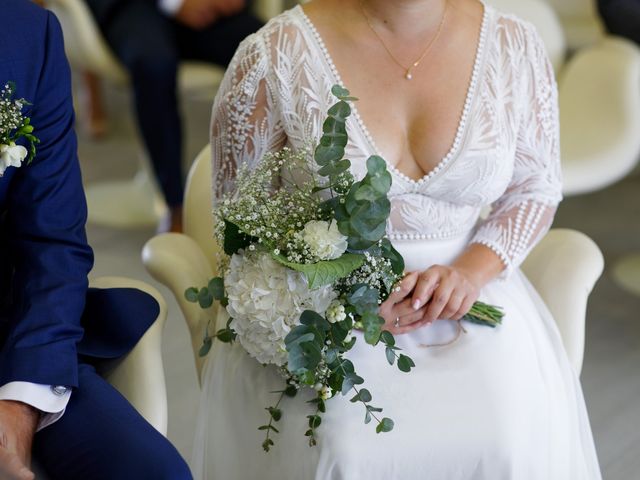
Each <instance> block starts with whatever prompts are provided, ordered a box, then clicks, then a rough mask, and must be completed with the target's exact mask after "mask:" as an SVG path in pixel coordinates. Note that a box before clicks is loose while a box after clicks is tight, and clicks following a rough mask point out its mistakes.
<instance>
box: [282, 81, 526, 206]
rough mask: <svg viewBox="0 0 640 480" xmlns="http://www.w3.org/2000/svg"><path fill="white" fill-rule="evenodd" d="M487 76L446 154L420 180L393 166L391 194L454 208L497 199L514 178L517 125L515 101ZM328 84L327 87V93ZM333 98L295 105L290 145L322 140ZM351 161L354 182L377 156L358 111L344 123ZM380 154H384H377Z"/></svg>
mask: <svg viewBox="0 0 640 480" xmlns="http://www.w3.org/2000/svg"><path fill="white" fill-rule="evenodd" d="M487 81H490V78H485V79H484V82H483V83H481V84H479V85H478V90H477V91H476V92H475V95H474V96H473V97H472V99H471V100H470V101H469V103H468V105H466V106H465V108H464V109H463V111H462V113H461V114H460V124H459V128H458V131H457V134H456V136H455V138H454V139H453V142H452V144H451V148H450V150H449V152H448V153H447V154H446V156H444V157H443V158H442V159H441V160H440V162H439V163H436V164H435V166H434V167H433V168H432V170H431V171H429V172H428V173H427V174H426V175H424V176H423V177H422V178H420V179H419V180H415V179H412V178H409V177H407V176H406V175H404V174H403V173H401V172H400V171H399V170H398V169H397V168H395V167H394V166H393V165H392V164H391V163H389V164H388V168H389V170H390V172H391V175H392V178H393V184H392V187H391V192H390V194H391V196H392V197H393V196H400V195H404V194H411V195H424V196H426V197H430V198H431V199H433V200H436V201H438V200H439V201H444V202H447V203H453V204H458V205H473V206H477V205H485V204H488V203H491V202H493V201H495V200H496V199H497V198H499V197H500V196H501V195H502V194H503V193H504V191H505V189H506V188H507V185H508V184H509V181H510V180H511V177H512V174H513V165H514V159H515V155H516V142H517V133H518V126H519V116H520V115H519V110H518V107H517V102H516V97H515V95H514V96H513V97H509V96H507V95H505V94H504V92H500V91H499V90H498V89H497V88H496V84H497V83H499V82H494V84H493V85H491V84H487V83H486V82H487ZM330 87H331V86H330V85H328V88H329V89H330ZM334 100H335V99H332V98H331V97H330V96H329V97H327V98H321V99H319V98H316V99H315V100H314V101H303V102H294V103H292V105H295V109H296V111H292V112H288V113H287V114H286V115H285V117H286V118H287V119H288V121H287V122H286V125H285V131H286V133H287V138H288V142H289V144H290V146H292V147H294V148H300V147H303V146H304V142H305V141H306V139H309V138H318V139H319V138H320V136H321V134H322V122H323V121H324V119H325V116H326V113H325V112H326V111H327V110H328V108H329V107H330V106H331V105H332V103H333V102H334ZM347 131H348V134H349V144H348V145H347V148H346V157H347V158H348V159H349V160H351V164H352V173H353V174H354V176H355V177H356V178H362V177H363V176H364V175H365V174H366V160H367V158H368V157H369V156H370V155H375V154H378V155H379V154H380V153H381V152H380V150H379V149H378V146H377V144H376V139H375V138H373V137H372V135H371V134H370V133H369V131H368V129H367V127H366V125H365V124H364V123H363V121H362V118H361V117H360V115H359V113H358V111H357V109H354V112H353V115H352V116H351V117H350V118H349V120H348V122H347ZM381 156H383V155H381Z"/></svg>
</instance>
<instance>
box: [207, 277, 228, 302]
mask: <svg viewBox="0 0 640 480" xmlns="http://www.w3.org/2000/svg"><path fill="white" fill-rule="evenodd" d="M208 289H209V293H210V294H211V296H212V297H213V298H214V300H222V299H223V298H224V296H225V295H224V279H223V278H222V277H215V278H212V279H211V280H209V285H208Z"/></svg>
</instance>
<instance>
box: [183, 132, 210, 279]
mask: <svg viewBox="0 0 640 480" xmlns="http://www.w3.org/2000/svg"><path fill="white" fill-rule="evenodd" d="M212 178H213V177H212V171H211V148H210V147H209V145H208V144H207V145H206V146H205V147H204V148H203V149H202V150H201V151H200V153H199V154H198V156H197V157H196V159H195V161H194V162H193V165H192V166H191V169H190V170H189V176H188V177H187V184H186V187H185V193H184V206H183V215H184V233H185V234H186V235H188V236H189V237H191V238H192V239H193V240H195V242H196V243H197V244H198V246H199V247H200V248H201V249H202V252H203V253H204V254H205V256H206V257H207V260H209V263H210V265H211V268H212V269H213V271H214V272H216V270H217V268H216V267H217V262H216V252H217V245H216V242H215V241H214V238H213V212H212V205H213V198H212V194H213V192H212V188H211V182H212Z"/></svg>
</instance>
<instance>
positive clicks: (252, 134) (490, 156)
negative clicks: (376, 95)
mask: <svg viewBox="0 0 640 480" xmlns="http://www.w3.org/2000/svg"><path fill="white" fill-rule="evenodd" d="M335 83H342V82H341V80H340V76H339V73H338V72H337V70H336V68H335V66H334V65H333V62H332V60H331V57H330V55H329V53H328V51H327V49H326V47H325V46H324V43H323V42H322V38H321V37H320V35H319V34H318V32H317V31H316V30H315V28H314V26H313V24H312V23H311V21H310V20H309V19H308V18H307V17H306V15H305V13H304V11H303V10H302V8H301V7H299V6H298V7H296V8H294V9H292V10H289V11H287V12H285V13H283V14H282V15H280V16H278V17H276V18H274V19H273V20H271V21H270V22H269V23H268V24H267V25H266V26H265V27H264V28H263V29H262V30H260V31H259V32H258V33H256V34H254V35H252V36H250V37H248V38H247V39H246V40H245V41H244V42H243V43H242V45H241V46H240V48H239V49H238V52H237V53H236V55H235V57H234V59H233V61H232V63H231V65H230V67H229V69H228V71H227V74H226V76H225V78H224V80H223V83H222V85H221V87H220V90H219V92H218V95H217V96H216V100H215V103H214V107H213V117H212V124H211V147H212V155H213V157H212V158H213V172H214V178H213V182H214V185H215V188H214V190H215V192H214V199H217V198H220V196H221V195H222V194H224V193H226V192H228V191H231V190H233V179H234V176H235V172H236V170H237V167H238V165H240V164H247V165H248V166H249V167H251V166H252V165H255V164H256V163H257V162H259V161H260V158H261V157H262V156H263V155H264V154H265V153H266V152H268V151H272V150H276V149H279V148H281V147H283V146H285V145H287V146H290V147H292V148H304V147H305V146H307V145H306V142H308V141H309V139H310V138H311V139H314V138H319V137H320V135H321V128H322V119H323V118H324V115H325V112H326V110H327V109H328V108H329V106H330V105H331V101H332V98H331V94H330V89H331V86H332V85H333V84H335ZM354 116H355V118H356V120H357V121H356V122H351V123H350V124H349V125H348V128H349V137H350V139H351V142H350V144H349V145H348V146H347V157H348V158H350V159H351V161H352V170H353V172H352V173H353V174H354V175H355V176H356V178H360V177H362V176H364V174H365V169H366V166H365V161H366V159H367V157H368V156H369V155H372V154H375V153H376V152H377V148H376V146H375V142H374V140H373V139H372V138H371V136H370V135H369V132H368V131H367V128H366V126H365V125H364V123H363V122H362V120H361V118H360V117H359V115H358V113H357V105H356V107H355V115H354ZM390 171H391V173H392V176H393V186H392V190H391V194H390V197H391V208H392V213H391V217H390V220H389V224H388V228H387V229H388V234H389V236H390V238H391V239H396V240H425V239H445V238H452V237H458V236H460V235H466V234H470V233H471V235H472V240H471V241H472V242H477V243H481V244H484V245H486V246H488V247H490V248H491V249H493V250H494V251H495V252H496V253H497V254H498V255H499V256H500V258H501V259H502V261H503V262H504V264H505V267H506V269H505V275H507V274H508V272H509V271H510V270H512V269H513V268H515V267H517V266H518V265H519V264H520V263H521V262H522V260H523V259H524V258H525V257H526V255H527V253H528V252H529V251H530V249H531V248H532V247H533V246H534V245H535V244H536V242H537V241H538V240H539V239H540V238H541V237H542V236H543V235H544V234H545V233H546V231H547V230H548V228H549V227H550V225H551V222H552V220H553V216H554V213H555V209H556V206H557V204H558V202H559V201H560V199H561V193H560V192H561V175H560V162H559V120H558V108H557V87H556V84H555V79H554V77H553V69H552V67H551V65H550V63H549V60H548V59H547V56H546V53H545V50H544V45H543V43H542V40H541V39H540V37H539V36H538V34H537V33H536V31H535V29H534V28H533V27H532V26H531V25H530V24H528V23H526V22H523V21H521V20H519V19H517V18H516V17H512V16H509V15H504V14H501V13H499V12H497V11H495V10H494V9H493V8H492V7H490V6H485V14H484V19H483V23H482V28H481V34H480V39H479V42H478V46H477V52H476V60H475V64H474V69H473V74H472V77H471V82H470V85H469V89H468V92H467V98H466V102H465V106H464V110H463V111H462V112H461V116H460V123H459V126H458V131H457V134H456V137H455V140H454V143H453V145H452V147H451V150H450V152H449V153H448V155H447V156H446V157H445V158H444V159H443V160H442V161H441V162H440V163H439V165H438V166H437V167H436V168H435V169H434V170H433V171H432V172H430V173H429V174H428V175H425V176H424V177H423V178H422V179H420V180H418V181H415V180H412V179H411V178H408V177H406V176H405V175H403V174H402V173H400V172H399V171H398V170H396V169H395V168H393V167H391V168H390ZM214 202H215V200H214ZM488 205H492V211H491V213H490V215H489V216H488V218H486V219H485V220H483V221H479V218H480V212H481V210H482V208H483V207H485V206H488Z"/></svg>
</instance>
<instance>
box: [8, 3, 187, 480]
mask: <svg viewBox="0 0 640 480" xmlns="http://www.w3.org/2000/svg"><path fill="white" fill-rule="evenodd" d="M9 81H13V82H15V84H16V86H17V91H16V95H17V97H18V98H25V99H26V100H28V101H29V102H31V104H32V105H30V106H27V107H25V108H26V110H27V114H28V116H30V117H31V122H32V124H33V125H34V126H35V128H36V130H35V132H34V133H35V134H36V135H37V136H38V137H39V138H40V140H41V143H40V145H39V146H38V153H37V155H36V157H35V158H34V160H33V162H32V163H30V164H28V165H27V164H26V163H25V164H23V165H22V166H20V167H19V168H16V167H9V168H7V169H6V171H5V172H4V175H3V176H2V177H0V478H12V479H14V478H15V479H23V478H24V479H28V478H32V476H33V474H32V473H31V472H30V470H29V461H30V456H31V452H33V454H34V456H35V458H36V459H37V460H38V462H39V463H40V464H41V465H42V466H43V468H44V469H45V470H46V471H47V473H48V474H49V476H50V477H52V478H60V479H65V480H69V479H83V480H85V479H86V480H96V479H105V480H106V479H129V478H131V479H154V480H156V479H171V480H182V479H189V478H191V475H190V473H189V470H188V468H187V466H186V464H185V462H184V460H182V458H181V457H180V455H179V454H178V453H177V451H176V450H175V448H174V447H173V446H172V445H171V444H170V443H169V442H168V441H167V440H166V439H165V438H164V437H163V436H162V435H161V434H159V433H158V432H157V431H156V430H155V429H154V428H153V427H152V426H151V425H149V424H148V423H147V422H146V421H145V420H144V419H143V418H142V417H141V416H140V415H139V414H138V413H137V412H136V411H135V410H134V409H133V407H132V406H131V405H130V404H129V403H128V402H127V401H126V400H125V399H124V397H122V396H121V395H120V394H119V393H118V392H117V391H116V390H115V389H113V388H112V387H111V386H110V385H108V384H107V383H106V382H105V381H104V380H103V379H102V378H101V377H100V376H99V375H98V374H97V373H96V365H98V364H99V363H100V360H103V361H104V360H105V359H116V358H118V357H120V356H122V355H124V354H125V353H126V352H128V351H129V350H130V349H131V348H132V347H133V346H134V345H135V344H136V342H137V341H138V340H139V338H140V337H141V336H142V334H143V333H144V332H145V331H146V330H147V328H148V327H149V326H150V324H151V323H152V322H153V320H154V319H155V318H156V316H157V314H158V305H157V303H156V302H155V301H154V300H153V299H152V298H151V297H149V296H148V295H146V294H144V293H143V292H141V291H138V290H134V289H109V290H95V289H88V286H87V274H88V272H89V270H90V269H91V267H92V264H93V254H92V251H91V249H90V247H89V246H88V245H87V241H86V236H85V231H84V224H85V219H86V206H85V199H84V194H83V191H82V185H81V178H80V170H79V165H78V161H77V157H76V139H75V134H74V132H73V120H74V115H73V107H72V101H71V86H70V75H69V68H68V65H67V62H66V59H65V57H64V49H63V41H62V33H61V30H60V26H59V24H58V22H57V20H56V19H55V17H54V16H53V15H52V14H50V13H48V12H47V11H45V10H43V9H41V8H40V7H37V6H36V5H34V4H33V3H31V2H30V1H28V0H2V28H0V84H1V85H4V84H5V83H7V82H9Z"/></svg>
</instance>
